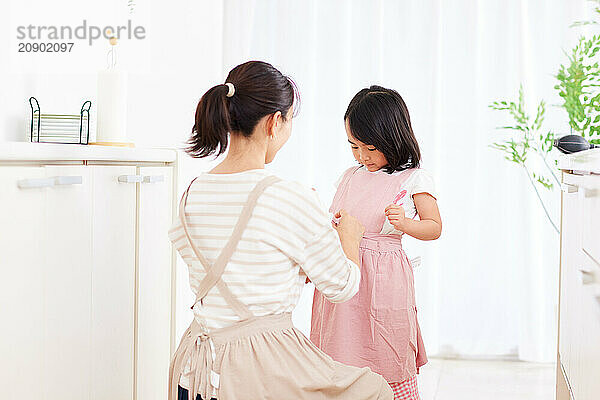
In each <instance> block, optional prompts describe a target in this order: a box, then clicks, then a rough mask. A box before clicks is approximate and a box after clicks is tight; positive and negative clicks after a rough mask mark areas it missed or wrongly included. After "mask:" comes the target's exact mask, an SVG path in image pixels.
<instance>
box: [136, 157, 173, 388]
mask: <svg viewBox="0 0 600 400" xmlns="http://www.w3.org/2000/svg"><path fill="white" fill-rule="evenodd" d="M139 174H140V175H141V176H143V177H144V180H143V183H142V184H140V207H139V208H138V210H139V224H140V225H139V232H140V235H139V244H138V248H139V262H138V274H137V275H138V285H137V287H138V295H137V299H138V303H137V309H138V321H137V322H138V323H137V365H138V370H137V388H138V392H137V398H138V399H140V400H164V399H166V398H167V394H168V379H167V377H168V374H169V362H170V355H171V352H172V351H173V349H171V348H169V347H167V346H164V343H169V342H170V340H171V336H172V332H173V327H174V319H172V318H171V315H173V314H174V313H173V312H172V306H173V305H174V303H173V301H172V298H171V294H172V293H174V286H171V285H172V282H174V280H173V279H172V276H171V274H172V270H171V268H168V266H170V265H171V263H172V262H173V261H172V255H171V243H170V242H169V241H168V240H165V232H167V231H168V230H169V228H170V227H171V222H172V214H173V207H172V197H171V196H170V191H169V190H165V188H171V187H172V186H173V175H172V169H171V168H167V167H140V168H139ZM144 310H151V312H144Z"/></svg>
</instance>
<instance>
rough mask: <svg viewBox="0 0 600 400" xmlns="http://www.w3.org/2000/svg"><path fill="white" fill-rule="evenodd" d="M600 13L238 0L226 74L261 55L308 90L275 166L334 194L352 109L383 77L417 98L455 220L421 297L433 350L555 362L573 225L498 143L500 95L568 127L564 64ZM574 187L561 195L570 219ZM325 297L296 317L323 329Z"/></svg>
mask: <svg viewBox="0 0 600 400" xmlns="http://www.w3.org/2000/svg"><path fill="white" fill-rule="evenodd" d="M587 17H589V5H588V4H586V2H585V1H583V0H573V1H565V0H554V1H548V0H543V1H542V0H536V1H517V0H509V1H506V0H494V1H490V0H479V1H475V0H472V1H468V0H461V1H452V2H449V1H441V0H438V1H432V0H429V1H406V0H405V1H393V0H390V1H329V0H327V1H323V0H320V1H316V0H313V1H282V0H270V1H264V0H259V1H248V0H226V1H225V2H224V10H223V35H222V36H223V68H224V74H225V73H226V71H228V70H229V69H230V68H232V67H233V66H235V65H237V64H239V63H241V62H243V61H246V60H249V59H259V60H265V61H268V62H271V63H272V64H274V65H275V66H276V67H278V68H280V69H281V70H282V71H283V72H284V73H286V74H289V75H291V76H292V77H293V78H294V79H295V81H296V82H297V84H298V85H299V87H300V90H301V94H302V106H301V111H300V115H299V116H298V117H297V119H296V120H294V128H293V133H292V138H291V139H290V141H289V142H288V144H287V145H286V146H285V147H284V149H283V150H282V151H281V153H280V154H279V155H278V157H277V159H276V160H275V162H274V163H273V164H272V166H270V167H269V168H272V169H274V170H277V171H278V172H279V173H280V174H281V175H283V176H285V177H289V178H292V179H297V180H299V181H302V182H305V183H307V184H310V185H312V186H314V187H316V188H317V189H318V190H319V192H320V193H321V198H322V200H323V203H324V205H326V206H328V205H329V200H330V199H331V196H332V194H333V188H332V182H334V180H335V179H336V178H337V177H338V176H339V174H340V173H341V172H342V171H343V170H344V169H345V168H347V167H348V166H350V165H352V163H353V160H352V157H351V154H350V151H349V149H348V146H347V145H346V143H345V142H346V139H345V134H344V128H343V121H342V118H343V114H344V111H345V108H346V106H347V104H348V102H349V101H350V99H351V97H352V96H353V95H354V94H355V93H356V92H357V91H358V90H359V89H361V88H363V87H366V86H368V85H371V84H380V85H383V86H387V87H391V88H394V89H396V90H398V91H399V92H400V94H401V95H402V96H403V97H404V99H405V101H406V103H407V105H408V107H409V110H410V113H411V118H412V123H413V128H414V131H415V133H416V136H417V138H418V140H419V143H420V146H421V149H422V153H423V167H424V168H427V169H429V170H430V171H432V173H433V174H434V176H435V179H436V182H437V188H438V192H439V202H438V203H439V207H440V210H441V214H442V218H443V225H444V229H443V234H442V237H441V238H440V239H439V240H437V241H434V242H417V241H416V240H407V241H406V242H407V243H406V248H407V252H409V254H410V255H413V254H421V255H422V257H423V263H422V265H421V267H419V268H418V269H417V270H416V272H415V274H416V278H415V279H416V291H417V293H416V295H417V301H418V307H419V318H420V322H421V326H422V330H423V335H424V339H425V344H426V347H427V349H428V352H429V354H430V355H438V356H445V357H454V356H456V357H469V358H518V359H522V360H531V361H547V362H551V361H554V359H555V350H556V316H557V309H556V308H557V307H556V304H557V291H558V289H557V275H558V262H559V240H558V235H557V234H556V233H555V232H554V231H553V230H552V228H551V227H550V225H549V224H548V222H547V221H546V220H545V216H544V214H543V212H542V209H541V208H540V207H539V204H538V203H537V199H536V198H535V195H534V193H533V191H532V190H531V187H529V183H528V181H527V178H526V175H524V173H523V171H522V170H520V169H519V168H518V167H517V166H516V165H514V164H509V163H508V162H507V161H506V160H504V159H503V157H502V155H501V154H500V153H498V152H497V151H495V150H493V149H491V148H490V147H489V146H488V145H489V144H490V143H491V142H492V141H493V140H494V139H497V137H498V135H499V134H501V133H500V132H499V131H498V130H496V129H495V128H496V127H497V126H500V125H505V124H506V123H507V122H509V121H508V120H507V119H505V118H506V117H504V116H502V115H500V114H496V113H495V112H493V111H492V110H490V109H489V108H488V107H487V105H488V104H489V103H490V102H491V101H492V100H496V99H499V98H514V97H515V96H516V94H517V90H518V87H519V84H520V83H523V86H524V89H525V91H526V99H527V101H528V102H529V105H530V107H531V108H532V110H533V108H534V106H535V103H536V102H537V101H539V100H540V99H542V98H544V99H545V100H546V101H547V102H548V104H549V105H550V106H549V107H548V111H547V114H548V117H547V120H548V125H547V126H548V127H551V128H552V129H553V130H554V131H555V132H556V133H557V134H560V133H568V130H567V124H566V117H565V113H564V111H562V110H561V109H560V108H558V107H555V106H554V105H556V104H559V102H560V101H559V98H558V97H557V96H556V94H555V93H554V90H553V88H552V87H553V86H554V84H555V82H554V77H553V75H554V74H555V73H556V72H557V69H558V65H559V64H560V63H561V62H563V61H564V60H565V55H564V53H563V50H567V49H568V48H570V47H571V46H572V45H573V44H574V43H575V39H576V35H577V34H578V31H577V30H575V29H571V28H569V25H570V24H571V23H572V22H573V21H575V20H581V19H586V18H587ZM558 196H559V195H558V192H554V194H549V195H546V198H547V199H546V200H547V201H549V207H550V212H551V213H552V215H553V216H554V217H555V218H558V200H557V199H558ZM311 298H312V297H311V292H310V290H306V291H305V293H304V294H303V300H302V303H301V304H300V306H299V307H298V309H297V310H296V313H295V319H296V323H297V324H299V325H300V326H301V327H302V329H303V330H304V331H305V332H307V331H308V327H309V323H310V301H311Z"/></svg>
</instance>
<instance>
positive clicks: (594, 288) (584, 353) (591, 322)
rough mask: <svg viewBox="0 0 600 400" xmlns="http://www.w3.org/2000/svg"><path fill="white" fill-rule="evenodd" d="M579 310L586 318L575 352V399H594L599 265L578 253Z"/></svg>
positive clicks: (599, 351)
mask: <svg viewBox="0 0 600 400" xmlns="http://www.w3.org/2000/svg"><path fill="white" fill-rule="evenodd" d="M582 262H583V264H582V266H581V269H582V270H583V271H586V272H585V274H586V277H585V278H584V279H582V288H581V289H582V293H581V294H582V296H581V311H582V314H583V316H584V318H586V320H587V322H586V324H585V326H583V327H582V338H581V347H580V353H579V362H580V369H579V371H580V372H579V380H580V387H579V388H578V390H577V392H579V394H580V396H579V397H576V399H597V398H598V396H599V394H600V379H598V371H600V265H598V264H596V262H595V261H594V260H592V259H591V258H589V257H587V256H584V257H582Z"/></svg>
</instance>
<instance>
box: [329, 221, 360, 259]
mask: <svg viewBox="0 0 600 400" xmlns="http://www.w3.org/2000/svg"><path fill="white" fill-rule="evenodd" d="M334 218H336V219H338V223H337V224H335V223H333V222H332V223H331V224H332V225H333V227H334V229H335V230H336V231H337V233H338V236H339V237H340V243H341V244H342V249H343V250H344V253H345V254H346V257H348V258H349V259H350V260H351V261H352V262H353V263H355V264H356V265H358V266H359V267H360V260H359V251H358V247H359V246H360V241H361V240H362V236H363V233H365V227H364V226H363V225H362V224H361V223H360V222H359V221H358V220H357V219H356V218H355V217H353V216H352V215H350V214H348V213H347V212H346V210H340V211H338V212H336V213H335V215H334Z"/></svg>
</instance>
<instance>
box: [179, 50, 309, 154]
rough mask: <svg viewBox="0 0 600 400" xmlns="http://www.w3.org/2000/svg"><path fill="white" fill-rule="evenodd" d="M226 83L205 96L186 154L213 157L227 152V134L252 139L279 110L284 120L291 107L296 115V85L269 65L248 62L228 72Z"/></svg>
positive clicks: (209, 91)
mask: <svg viewBox="0 0 600 400" xmlns="http://www.w3.org/2000/svg"><path fill="white" fill-rule="evenodd" d="M225 82H227V83H226V84H223V85H217V86H214V87H213V88H211V89H209V90H208V92H206V93H204V96H202V98H201V99H200V102H199V103H198V107H197V108H196V118H195V122H194V127H193V128H192V135H191V137H190V138H189V139H188V141H187V144H188V145H189V146H188V147H187V148H185V152H186V153H188V154H189V155H190V156H192V157H194V158H202V157H207V156H209V155H211V154H214V153H216V157H218V156H219V155H221V154H222V153H224V152H225V150H226V149H227V144H228V136H227V135H228V134H232V135H243V136H244V137H250V136H252V134H253V132H254V128H255V127H256V125H257V124H258V122H259V121H260V120H261V118H263V117H264V116H266V115H270V114H274V113H276V112H277V111H280V112H281V114H282V117H283V119H284V120H285V119H286V118H287V117H288V116H289V115H288V114H289V113H288V112H289V111H290V108H291V107H292V106H294V110H293V115H295V114H296V113H297V112H298V106H299V100H300V96H299V94H298V88H297V87H296V84H295V83H294V82H293V81H292V80H291V79H290V78H288V77H287V76H285V75H283V74H282V73H281V72H279V70H278V69H277V68H275V67H273V66H272V65H271V64H269V63H266V62H263V61H248V62H246V63H243V64H240V65H238V66H237V67H235V68H234V69H232V70H231V71H230V72H229V75H227V79H226V80H225Z"/></svg>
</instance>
